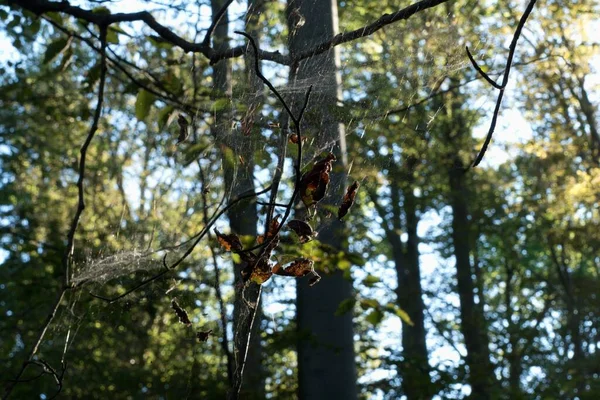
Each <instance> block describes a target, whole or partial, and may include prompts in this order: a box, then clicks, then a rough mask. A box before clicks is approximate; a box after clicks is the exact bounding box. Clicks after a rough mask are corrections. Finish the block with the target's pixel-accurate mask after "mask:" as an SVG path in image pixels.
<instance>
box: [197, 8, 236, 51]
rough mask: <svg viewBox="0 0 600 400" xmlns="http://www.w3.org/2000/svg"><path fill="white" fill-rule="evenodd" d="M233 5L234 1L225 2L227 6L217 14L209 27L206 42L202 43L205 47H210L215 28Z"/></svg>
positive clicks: (205, 37)
mask: <svg viewBox="0 0 600 400" xmlns="http://www.w3.org/2000/svg"><path fill="white" fill-rule="evenodd" d="M231 3H233V0H227V1H226V2H225V4H223V6H222V7H221V9H220V10H219V12H217V13H216V14H215V16H214V18H213V21H212V23H211V24H210V26H209V27H208V30H207V31H206V35H205V36H204V40H203V41H202V44H203V45H204V46H206V47H209V46H210V39H211V37H212V34H213V32H214V30H215V28H216V27H217V25H218V24H219V22H220V21H221V18H223V15H225V13H226V12H227V9H228V8H229V6H230V5H231Z"/></svg>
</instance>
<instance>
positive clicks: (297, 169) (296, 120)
mask: <svg viewBox="0 0 600 400" xmlns="http://www.w3.org/2000/svg"><path fill="white" fill-rule="evenodd" d="M235 33H237V34H238V35H242V36H244V37H245V38H246V39H248V40H249V41H250V44H251V46H252V49H253V50H254V54H255V57H254V63H255V64H254V69H255V72H256V75H257V76H258V77H259V78H260V80H261V81H263V83H264V84H265V85H266V86H267V87H268V88H269V90H270V91H271V92H272V93H273V94H274V95H275V97H277V99H278V100H279V101H280V102H281V104H282V106H283V108H284V109H285V111H286V112H287V114H288V115H289V117H290V118H291V120H292V122H293V123H294V130H295V131H296V135H298V137H299V138H302V135H301V133H302V132H301V130H302V129H301V126H300V123H301V122H302V117H303V116H304V112H305V111H306V107H307V106H308V100H309V98H310V93H311V92H312V86H310V87H309V88H308V90H307V91H306V94H305V96H304V102H303V104H302V107H301V108H300V111H299V112H298V115H297V116H296V115H295V114H294V113H293V112H292V110H291V108H290V106H289V105H288V104H287V102H286V101H285V100H284V98H283V97H282V96H281V94H280V93H279V92H278V91H277V89H275V87H274V86H273V85H272V84H271V82H270V81H269V80H268V79H267V78H266V77H265V76H264V75H263V74H262V73H261V71H260V67H259V61H258V54H259V49H258V46H257V45H256V42H255V41H254V39H253V38H252V37H251V36H250V35H248V34H247V33H245V32H240V31H235ZM297 148H298V154H297V159H296V164H295V165H294V170H295V175H296V181H295V184H294V191H293V193H292V197H291V198H290V201H289V203H288V205H287V208H286V210H285V213H284V215H283V218H282V220H281V223H280V224H279V227H278V228H277V230H276V231H275V232H273V235H272V236H271V239H270V240H265V242H264V243H262V244H259V245H257V246H254V247H251V248H249V249H245V250H244V252H249V251H252V250H256V249H260V248H262V249H263V250H264V249H267V248H269V246H270V245H271V243H272V242H273V241H274V240H275V239H276V238H277V235H278V234H279V232H280V231H281V229H282V228H283V226H284V224H285V221H286V220H287V218H288V217H289V215H290V213H291V211H292V208H293V205H294V201H295V200H296V196H297V195H298V192H299V190H300V180H301V179H302V171H301V165H302V140H298V142H297ZM281 170H283V168H281ZM278 185H279V181H274V183H273V190H274V192H275V193H277V190H278ZM270 202H271V203H275V199H273V198H271V201H270ZM273 208H274V207H271V209H270V210H269V212H268V213H267V215H268V216H272V215H273ZM269 222H270V221H269V218H267V229H268V226H269V224H268V223H269ZM263 253H264V251H263ZM262 256H264V254H261V256H260V257H258V260H260V259H261V257H262Z"/></svg>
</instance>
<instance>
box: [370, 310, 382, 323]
mask: <svg viewBox="0 0 600 400" xmlns="http://www.w3.org/2000/svg"><path fill="white" fill-rule="evenodd" d="M366 320H367V322H369V323H371V325H373V326H376V325H379V323H380V322H381V321H382V320H383V312H382V311H381V310H380V309H378V308H375V309H373V310H372V311H371V312H370V313H369V315H367V318H366Z"/></svg>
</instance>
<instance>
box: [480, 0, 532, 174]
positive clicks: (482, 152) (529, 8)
mask: <svg viewBox="0 0 600 400" xmlns="http://www.w3.org/2000/svg"><path fill="white" fill-rule="evenodd" d="M536 1H537V0H530V2H529V4H528V5H527V8H526V9H525V12H524V13H523V16H521V20H520V21H519V24H518V25H517V29H516V30H515V34H514V35H513V38H512V41H511V43H510V47H509V51H508V59H507V61H506V69H505V70H504V76H503V77H502V83H501V84H500V88H499V91H500V92H499V93H498V99H497V100H496V107H495V109H494V114H493V116H492V122H491V124H490V129H489V130H488V133H487V136H486V138H485V141H484V142H483V146H481V150H479V154H478V155H477V157H476V158H475V161H474V162H473V166H474V167H476V166H478V165H479V163H480V162H481V160H483V156H484V155H485V152H486V150H487V148H488V146H489V144H490V141H491V140H492V136H493V135H494V130H495V129H496V123H497V122H498V113H499V112H500V105H501V104H502V97H504V89H505V88H506V84H507V83H508V76H509V74H510V68H511V66H512V60H513V57H514V55H515V50H516V49H517V42H518V40H519V36H521V31H522V30H523V27H524V26H525V22H527V18H529V15H530V14H531V11H532V10H533V6H534V5H535V3H536ZM486 80H487V79H486ZM494 87H496V88H497V86H496V85H494Z"/></svg>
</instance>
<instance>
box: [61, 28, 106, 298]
mask: <svg viewBox="0 0 600 400" xmlns="http://www.w3.org/2000/svg"><path fill="white" fill-rule="evenodd" d="M100 43H101V56H100V83H99V88H98V102H97V104H96V110H95V111H94V119H93V121H92V126H91V127H90V131H89V133H88V135H87V137H86V139H85V142H83V145H82V146H81V150H80V151H79V152H80V157H79V178H78V179H77V190H78V203H77V210H76V211H75V216H74V217H73V221H72V222H71V228H70V229H69V233H68V234H67V248H66V249H65V252H64V254H63V258H62V264H63V267H64V270H65V279H64V285H65V287H69V286H70V285H71V282H70V281H71V277H70V271H69V267H70V263H71V257H72V256H73V251H74V249H75V231H76V230H77V226H78V225H79V219H80V218H81V214H82V213H83V210H84V209H85V192H84V188H83V181H84V179H85V164H86V161H87V151H88V148H89V146H90V143H91V142H92V139H93V138H94V135H95V134H96V131H97V130H98V125H99V123H100V115H101V114H102V102H103V101H104V86H105V83H106V71H107V68H106V27H104V28H101V29H100Z"/></svg>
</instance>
